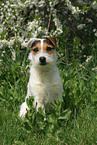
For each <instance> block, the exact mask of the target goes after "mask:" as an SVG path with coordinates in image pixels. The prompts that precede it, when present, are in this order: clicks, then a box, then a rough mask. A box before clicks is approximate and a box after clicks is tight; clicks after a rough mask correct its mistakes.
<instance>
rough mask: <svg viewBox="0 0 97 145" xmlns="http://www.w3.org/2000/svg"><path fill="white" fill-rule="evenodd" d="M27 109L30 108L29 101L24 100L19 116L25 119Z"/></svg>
mask: <svg viewBox="0 0 97 145" xmlns="http://www.w3.org/2000/svg"><path fill="white" fill-rule="evenodd" d="M27 110H30V109H29V107H28V106H27V103H26V102H24V103H23V104H22V105H21V106H20V113H19V116H20V117H21V118H22V119H24V118H25V114H26V113H27Z"/></svg>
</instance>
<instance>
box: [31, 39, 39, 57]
mask: <svg viewBox="0 0 97 145" xmlns="http://www.w3.org/2000/svg"><path fill="white" fill-rule="evenodd" d="M40 49H41V43H40V42H39V43H37V44H36V45H34V46H33V47H31V51H32V54H33V55H36V54H37V53H38V52H39V51H40Z"/></svg>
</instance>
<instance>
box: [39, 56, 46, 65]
mask: <svg viewBox="0 0 97 145" xmlns="http://www.w3.org/2000/svg"><path fill="white" fill-rule="evenodd" d="M39 61H40V65H46V58H45V57H44V56H41V57H40V58H39Z"/></svg>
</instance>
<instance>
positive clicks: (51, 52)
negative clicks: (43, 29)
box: [43, 42, 55, 54]
mask: <svg viewBox="0 0 97 145" xmlns="http://www.w3.org/2000/svg"><path fill="white" fill-rule="evenodd" d="M47 47H50V48H54V47H53V46H52V45H48V44H47V43H46V42H45V43H44V44H43V51H44V52H45V53H48V54H53V53H54V51H55V49H51V51H47Z"/></svg>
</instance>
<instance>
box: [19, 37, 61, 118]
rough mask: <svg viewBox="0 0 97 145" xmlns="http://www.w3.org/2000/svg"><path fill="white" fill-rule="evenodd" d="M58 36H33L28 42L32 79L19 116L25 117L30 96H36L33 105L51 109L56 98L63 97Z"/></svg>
mask: <svg viewBox="0 0 97 145" xmlns="http://www.w3.org/2000/svg"><path fill="white" fill-rule="evenodd" d="M56 42H57V38H44V39H39V38H32V39H31V40H30V41H29V42H28V47H30V48H31V52H30V54H29V59H30V62H31V65H30V79H29V82H28V87H27V88H28V89H27V96H26V98H25V102H24V103H22V105H21V107H20V114H19V116H20V117H22V118H24V117H25V114H26V112H27V110H29V107H28V106H27V103H26V100H27V98H29V96H33V97H34V103H33V106H34V107H35V106H36V102H37V111H38V108H39V107H42V108H45V110H46V109H47V110H49V108H50V104H51V103H53V102H54V100H55V99H57V98H58V97H60V98H61V99H62V93H63V85H62V81H61V78H60V75H59V71H58V68H57V66H56V60H57V54H56V50H55V46H56Z"/></svg>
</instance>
